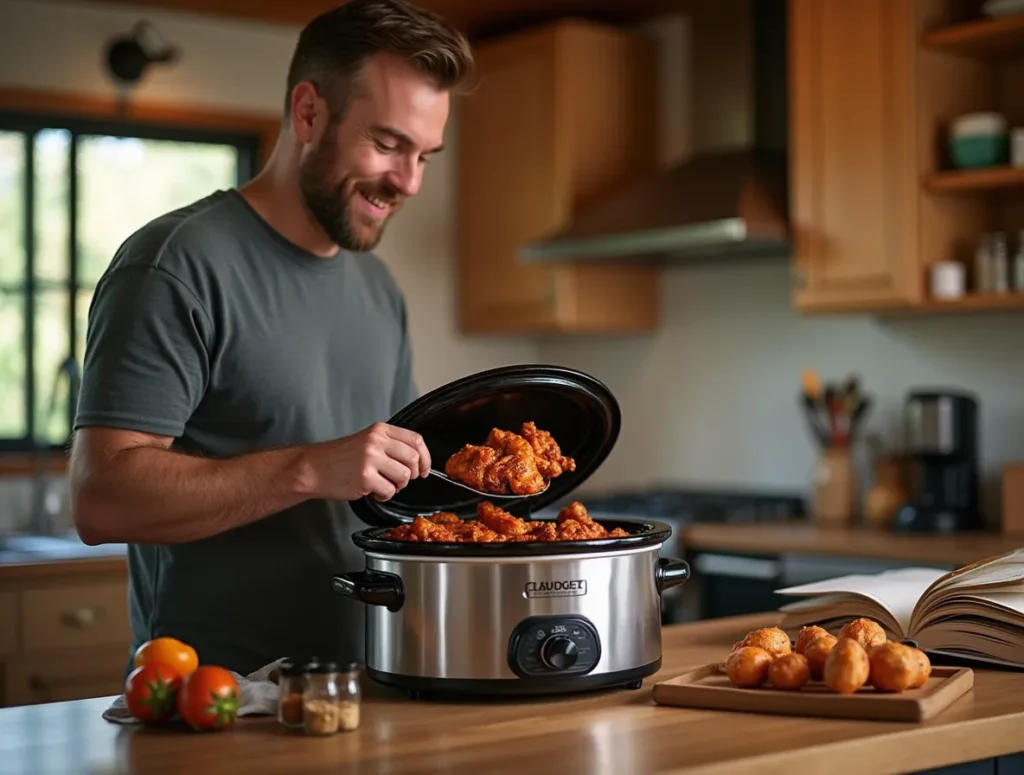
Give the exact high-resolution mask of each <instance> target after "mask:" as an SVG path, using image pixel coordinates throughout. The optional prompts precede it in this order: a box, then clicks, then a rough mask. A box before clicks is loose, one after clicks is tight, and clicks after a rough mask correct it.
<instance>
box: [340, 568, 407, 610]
mask: <svg viewBox="0 0 1024 775" xmlns="http://www.w3.org/2000/svg"><path fill="white" fill-rule="evenodd" d="M334 591H335V592H337V593H338V594H339V595H342V596H344V597H347V598H351V599H352V600H358V601H359V602H361V603H366V604H367V605H382V606H384V607H385V608H387V609H388V610H389V611H391V612H392V613H394V612H395V611H397V610H398V609H399V608H401V607H402V604H403V603H404V602H405V589H404V588H403V587H402V579H400V578H399V577H398V576H396V575H395V574H394V573H385V572H384V571H361V570H360V571H353V572H351V573H341V574H339V575H337V576H335V577H334Z"/></svg>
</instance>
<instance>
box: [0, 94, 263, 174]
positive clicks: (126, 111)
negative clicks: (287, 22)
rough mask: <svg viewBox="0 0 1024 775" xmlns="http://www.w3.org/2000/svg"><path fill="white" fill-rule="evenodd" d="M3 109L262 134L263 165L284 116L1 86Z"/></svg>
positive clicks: (260, 158) (0, 105)
mask: <svg viewBox="0 0 1024 775" xmlns="http://www.w3.org/2000/svg"><path fill="white" fill-rule="evenodd" d="M0 110H20V111H25V112H27V113H28V112H31V113H41V114H53V115H59V116H70V117H74V118H95V119H110V120H116V121H132V122H136V123H140V124H151V125H152V124H159V125H162V126H173V127H182V128H188V129H207V130H212V131H223V132H240V133H246V134H254V135H257V136H258V137H259V150H258V160H257V166H259V167H262V166H263V165H264V164H265V163H266V161H267V159H269V158H270V153H271V151H273V150H274V144H275V143H276V142H277V136H278V133H279V132H280V128H281V117H280V116H279V115H274V114H269V113H244V112H241V111H226V110H218V109H216V108H212V107H206V106H202V105H187V104H180V103H170V102H160V101H155V100H131V101H129V102H126V103H124V104H123V105H122V104H119V103H118V101H117V100H116V99H114V98H113V97H101V96H99V95H95V96H94V95H86V94H80V93H72V92H58V91H32V90H26V89H5V88H0Z"/></svg>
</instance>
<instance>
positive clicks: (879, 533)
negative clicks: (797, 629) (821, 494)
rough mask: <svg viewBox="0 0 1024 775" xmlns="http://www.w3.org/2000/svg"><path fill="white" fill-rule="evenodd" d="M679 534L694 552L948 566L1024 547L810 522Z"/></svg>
mask: <svg viewBox="0 0 1024 775" xmlns="http://www.w3.org/2000/svg"><path fill="white" fill-rule="evenodd" d="M679 535H680V541H681V543H682V544H683V546H684V547H685V548H686V549H687V550H688V551H720V552H727V551H732V552H741V553H744V554H753V555H765V554H817V555H829V556H835V557H861V558H870V559H878V560H895V561H898V562H899V561H902V562H908V563H909V562H934V563H941V564H947V565H962V564H968V563H972V562H976V561H978V560H981V559H984V558H986V557H992V556H996V555H999V554H1003V553H1005V552H1009V551H1013V550H1014V549H1018V548H1021V547H1024V536H1008V535H1002V534H999V533H964V534H958V535H931V534H919V533H913V534H904V533H893V532H888V531H883V530H876V529H871V528H867V527H861V526H851V527H845V528H844V527H835V528H827V527H821V526H818V525H815V524H813V523H808V522H779V523H759V524H757V523H755V524H694V525H688V526H686V527H683V528H681V530H680V533H679Z"/></svg>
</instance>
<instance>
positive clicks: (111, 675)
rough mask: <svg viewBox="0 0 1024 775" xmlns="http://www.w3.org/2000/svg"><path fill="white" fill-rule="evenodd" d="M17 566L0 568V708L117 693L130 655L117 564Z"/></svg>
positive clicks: (122, 570)
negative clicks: (21, 569) (20, 573)
mask: <svg viewBox="0 0 1024 775" xmlns="http://www.w3.org/2000/svg"><path fill="white" fill-rule="evenodd" d="M23 567H24V568H25V569H26V573H25V575H24V576H20V575H19V574H18V573H17V572H16V571H18V570H20V568H15V567H11V566H8V567H4V568H0V571H3V573H2V575H0V706H13V705H31V704H35V703H41V702H57V701H61V700H73V699H84V698H87V697H102V696H107V695H116V694H120V693H121V687H122V685H123V683H124V670H125V666H126V665H127V661H128V656H129V654H130V653H131V652H130V648H131V629H130V627H129V623H128V591H127V570H126V566H125V563H124V561H123V560H120V561H118V560H112V559H106V558H105V559H103V560H99V561H96V562H95V563H94V562H92V561H77V562H73V563H66V562H54V563H43V564H38V565H33V566H23Z"/></svg>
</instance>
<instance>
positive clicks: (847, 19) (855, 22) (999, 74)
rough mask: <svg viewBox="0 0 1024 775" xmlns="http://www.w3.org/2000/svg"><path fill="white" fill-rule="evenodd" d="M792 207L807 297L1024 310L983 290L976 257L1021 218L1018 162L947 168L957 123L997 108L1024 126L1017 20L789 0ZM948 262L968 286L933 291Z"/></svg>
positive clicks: (973, 8)
mask: <svg viewBox="0 0 1024 775" xmlns="http://www.w3.org/2000/svg"><path fill="white" fill-rule="evenodd" d="M789 11H790V110H791V121H790V157H791V161H790V164H791V180H790V186H791V221H792V226H793V232H794V245H795V247H794V253H793V286H794V301H795V304H796V306H797V308H798V309H800V310H801V311H805V312H814V311H822V312H827V311H852V312H856V311H864V312H884V311H893V310H895V311H902V312H913V313H921V312H925V313H932V312H959V311H979V310H999V309H1008V308H1014V307H1016V308H1024V292H1021V291H1014V290H1012V289H1011V291H1010V292H1008V293H1004V294H991V293H989V294H984V293H978V292H977V291H976V289H975V288H974V277H973V274H974V273H973V256H974V253H975V250H976V248H977V246H978V245H979V243H980V241H981V239H982V237H983V235H984V234H985V233H986V232H989V231H1001V232H1004V233H1005V234H1006V235H1007V237H1008V240H1007V241H1008V246H1009V249H1010V251H1011V255H1012V252H1013V251H1015V250H1017V249H1018V248H1019V245H1020V241H1019V234H1020V231H1021V229H1022V228H1024V197H1022V196H1021V192H1022V191H1024V170H1022V168H1019V167H1017V168H1014V167H1011V166H1003V167H997V168H989V169H982V170H956V169H953V168H952V165H951V164H950V159H949V156H950V154H949V152H948V150H947V149H948V139H947V138H948V132H949V127H950V124H951V123H952V121H953V120H954V119H955V118H957V117H958V116H961V115H963V114H966V113H971V112H975V111H998V112H1001V113H1002V114H1003V115H1004V116H1005V117H1006V118H1007V121H1008V125H1009V126H1010V127H1015V126H1021V125H1024V108H1022V107H1021V106H1022V105H1024V100H1022V98H1024V88H1022V87H1021V84H1022V83H1024V80H1022V78H1021V75H1024V20H1022V18H1021V17H1020V16H1009V17H1004V18H994V19H993V18H985V17H982V16H981V15H980V12H979V10H978V4H976V3H964V2H960V0H861V2H857V3H850V2H846V0H789ZM939 261H956V262H959V263H961V264H962V265H963V266H964V274H965V278H966V283H965V284H966V289H967V293H966V295H965V296H964V297H962V298H958V299H954V300H938V299H933V298H931V293H930V283H929V273H930V269H931V266H932V265H933V264H935V263H936V262H939Z"/></svg>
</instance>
